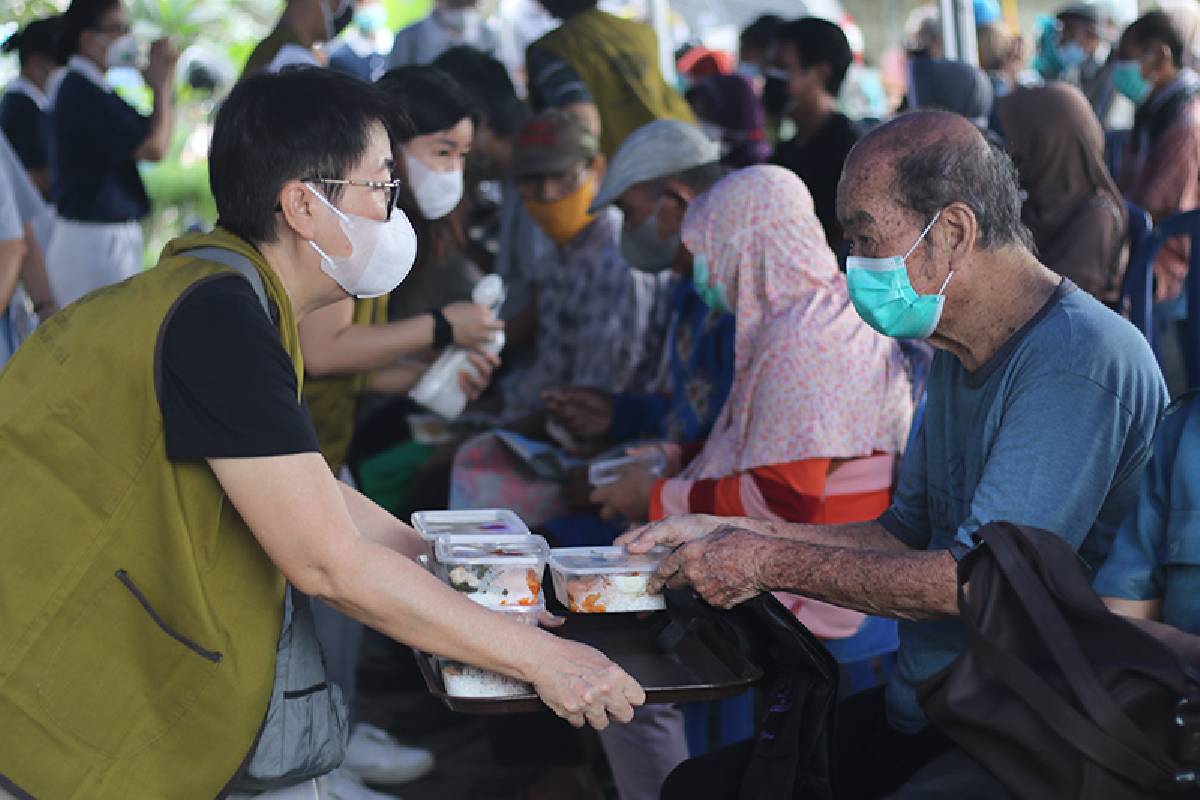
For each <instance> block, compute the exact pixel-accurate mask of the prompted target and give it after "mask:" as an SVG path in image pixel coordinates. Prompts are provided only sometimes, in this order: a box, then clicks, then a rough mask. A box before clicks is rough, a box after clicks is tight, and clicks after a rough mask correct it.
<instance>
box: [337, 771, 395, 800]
mask: <svg viewBox="0 0 1200 800" xmlns="http://www.w3.org/2000/svg"><path fill="white" fill-rule="evenodd" d="M317 798H318V800H397V798H396V796H395V795H391V794H383V793H382V792H377V791H375V790H374V789H368V788H367V787H366V786H363V785H362V784H361V783H359V781H358V776H357V775H355V774H354V773H353V772H351V771H350V770H348V769H346V768H345V767H338V768H337V769H335V770H334V771H333V772H330V773H328V774H326V775H322V776H321V777H319V778H317Z"/></svg>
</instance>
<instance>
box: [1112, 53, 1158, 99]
mask: <svg viewBox="0 0 1200 800" xmlns="http://www.w3.org/2000/svg"><path fill="white" fill-rule="evenodd" d="M1112 79H1113V88H1115V89H1116V90H1117V91H1118V92H1120V93H1121V94H1123V95H1125V96H1126V97H1128V98H1129V99H1130V101H1132V102H1133V104H1134V105H1135V106H1140V105H1141V104H1142V101H1143V100H1145V99H1146V98H1147V97H1148V96H1149V95H1150V88H1151V87H1150V83H1149V82H1148V81H1147V80H1146V79H1145V78H1143V77H1142V67H1141V65H1140V64H1139V63H1138V62H1136V61H1118V62H1117V65H1116V66H1115V67H1113V71H1112Z"/></svg>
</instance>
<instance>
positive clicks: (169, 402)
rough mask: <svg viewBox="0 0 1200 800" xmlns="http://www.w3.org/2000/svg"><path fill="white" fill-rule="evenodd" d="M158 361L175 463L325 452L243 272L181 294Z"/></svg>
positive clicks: (169, 448)
mask: <svg viewBox="0 0 1200 800" xmlns="http://www.w3.org/2000/svg"><path fill="white" fill-rule="evenodd" d="M158 366H159V369H160V373H159V380H158V404H159V407H160V408H161V410H162V416H163V428H164V435H165V438H166V445H167V457H168V458H169V459H171V460H172V461H183V460H187V459H197V458H250V457H255V456H279V455H291V454H294V453H311V452H317V451H318V450H319V448H318V446H317V434H316V431H315V430H314V429H313V423H312V419H311V418H310V417H309V415H308V409H307V408H306V407H305V406H304V405H303V404H302V403H300V402H298V401H297V400H296V371H295V368H294V367H293V366H292V361H291V359H290V358H289V357H288V354H287V351H286V350H284V348H283V343H282V342H281V341H280V340H279V330H278V328H277V327H276V326H275V325H274V324H273V323H272V321H271V320H270V319H268V318H267V315H266V313H265V312H264V311H263V307H262V304H261V303H260V302H259V300H258V295H256V294H255V293H254V289H253V287H251V285H250V283H249V281H247V280H246V279H245V278H243V277H242V276H241V275H229V276H222V277H218V278H214V279H211V280H209V281H207V282H205V283H202V284H200V285H199V286H197V287H195V288H193V289H192V290H191V291H190V292H189V293H188V294H187V295H186V296H185V297H184V298H183V299H182V300H180V302H179V304H178V305H177V306H176V308H175V310H174V312H173V313H172V315H171V316H170V318H169V319H168V320H167V322H166V324H165V326H164V330H163V331H162V333H161V344H160V347H159V364H158Z"/></svg>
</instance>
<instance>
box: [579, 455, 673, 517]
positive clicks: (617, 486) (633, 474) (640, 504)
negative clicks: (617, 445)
mask: <svg viewBox="0 0 1200 800" xmlns="http://www.w3.org/2000/svg"><path fill="white" fill-rule="evenodd" d="M657 481H658V476H656V475H655V474H654V473H653V472H651V471H650V468H649V467H647V466H646V465H645V464H641V463H634V464H630V465H629V466H627V467H625V468H624V469H623V470H621V477H620V478H619V479H618V480H617V481H615V482H614V483H610V484H608V485H606V486H598V487H596V489H595V490H594V491H593V492H592V502H593V503H596V504H598V505H599V506H600V517H601V519H626V520H629V521H630V522H644V521H645V520H646V519H647V518H648V517H649V515H650V495H651V493H652V492H653V491H654V484H655V483H656V482H657Z"/></svg>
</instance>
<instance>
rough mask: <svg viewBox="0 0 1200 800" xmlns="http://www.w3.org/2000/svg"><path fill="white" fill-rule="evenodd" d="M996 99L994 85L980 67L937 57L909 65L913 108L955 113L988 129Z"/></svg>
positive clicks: (917, 59) (909, 95)
mask: <svg viewBox="0 0 1200 800" xmlns="http://www.w3.org/2000/svg"><path fill="white" fill-rule="evenodd" d="M992 100H993V90H992V82H991V80H989V79H988V76H987V74H986V73H984V72H983V70H981V69H979V68H978V67H975V66H972V65H970V64H965V63H963V62H961V61H946V60H943V59H937V58H914V59H913V60H912V63H911V64H910V66H909V82H908V107H909V108H910V109H939V110H942V111H952V112H954V113H955V114H958V115H959V116H963V117H966V118H967V119H969V120H970V121H971V122H974V123H975V125H976V126H978V127H979V128H985V127H987V119H988V115H990V114H991V113H992Z"/></svg>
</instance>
